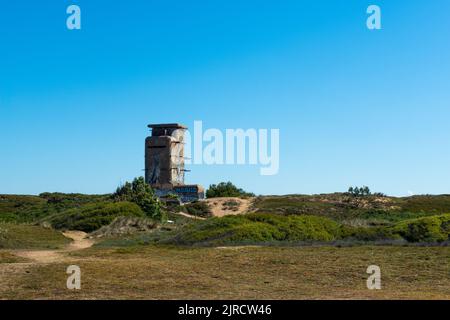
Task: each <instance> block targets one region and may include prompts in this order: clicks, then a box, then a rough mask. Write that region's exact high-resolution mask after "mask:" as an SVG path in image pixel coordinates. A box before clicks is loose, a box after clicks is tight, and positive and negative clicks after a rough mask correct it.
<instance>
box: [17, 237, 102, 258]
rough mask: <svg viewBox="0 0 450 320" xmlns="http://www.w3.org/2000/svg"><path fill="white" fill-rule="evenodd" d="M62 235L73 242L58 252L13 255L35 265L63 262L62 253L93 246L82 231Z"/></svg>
mask: <svg viewBox="0 0 450 320" xmlns="http://www.w3.org/2000/svg"><path fill="white" fill-rule="evenodd" d="M63 235H64V236H65V237H67V238H70V239H72V240H73V241H72V242H71V243H70V244H69V245H68V246H67V247H65V248H64V249H60V250H20V251H15V252H14V254H15V255H17V256H19V257H22V258H26V259H29V260H32V261H33V262H36V263H52V262H57V261H62V260H64V253H66V252H71V251H76V250H81V249H86V248H89V247H91V246H92V245H93V244H94V241H93V240H91V239H87V238H86V236H87V234H86V233H85V232H83V231H66V232H64V233H63Z"/></svg>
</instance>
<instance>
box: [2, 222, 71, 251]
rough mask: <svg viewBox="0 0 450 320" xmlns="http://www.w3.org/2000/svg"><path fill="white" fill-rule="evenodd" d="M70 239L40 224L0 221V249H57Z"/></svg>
mask: <svg viewBox="0 0 450 320" xmlns="http://www.w3.org/2000/svg"><path fill="white" fill-rule="evenodd" d="M68 243H70V240H69V239H67V238H66V237H64V236H63V235H62V234H61V233H60V232H57V231H55V230H52V229H49V228H43V227H41V226H31V225H26V224H11V223H0V248H2V249H25V248H32V249H57V248H60V247H62V246H64V245H65V244H68Z"/></svg>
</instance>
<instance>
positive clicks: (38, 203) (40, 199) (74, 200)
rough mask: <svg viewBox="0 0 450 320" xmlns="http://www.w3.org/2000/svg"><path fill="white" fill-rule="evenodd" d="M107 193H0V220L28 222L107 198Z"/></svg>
mask: <svg viewBox="0 0 450 320" xmlns="http://www.w3.org/2000/svg"><path fill="white" fill-rule="evenodd" d="M108 198H109V197H108V195H84V194H62V193H43V194H41V195H40V196H28V195H0V221H1V222H17V223H29V222H35V221H36V220H38V219H41V218H43V217H46V216H48V215H51V214H55V213H58V212H63V211H65V210H68V209H72V208H78V207H80V206H83V205H85V204H88V203H95V202H99V201H104V200H107V199H108Z"/></svg>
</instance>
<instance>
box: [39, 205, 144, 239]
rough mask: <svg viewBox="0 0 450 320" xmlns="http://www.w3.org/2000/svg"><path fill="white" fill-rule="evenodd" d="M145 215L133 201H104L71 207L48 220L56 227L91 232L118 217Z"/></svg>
mask: <svg viewBox="0 0 450 320" xmlns="http://www.w3.org/2000/svg"><path fill="white" fill-rule="evenodd" d="M121 216H136V217H144V216H145V214H144V213H143V211H142V210H141V208H140V207H139V206H138V205H136V204H135V203H131V202H113V203H109V202H102V203H97V204H88V205H86V206H83V207H81V208H77V209H70V210H67V211H65V212H62V213H59V214H57V215H55V216H52V217H49V219H48V220H47V221H49V222H50V223H51V225H52V226H53V227H54V228H56V229H66V230H81V231H86V232H91V231H94V230H96V229H99V228H100V227H102V226H104V225H108V224H110V223H111V222H112V221H113V220H114V219H115V218H116V217H121Z"/></svg>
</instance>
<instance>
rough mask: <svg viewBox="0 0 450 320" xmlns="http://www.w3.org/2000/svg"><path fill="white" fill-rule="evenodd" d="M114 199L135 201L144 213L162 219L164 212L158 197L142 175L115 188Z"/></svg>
mask: <svg viewBox="0 0 450 320" xmlns="http://www.w3.org/2000/svg"><path fill="white" fill-rule="evenodd" d="M113 199H114V200H116V201H129V202H134V203H136V204H137V205H138V206H139V207H141V209H142V210H143V211H144V212H145V214H146V215H147V216H148V217H150V218H152V219H159V220H164V219H165V214H164V212H163V210H162V207H161V203H160V201H159V199H158V198H157V197H156V196H155V193H154V192H153V189H152V188H151V187H150V185H149V184H148V183H146V182H145V180H144V177H139V178H135V179H134V180H133V182H131V183H130V182H126V183H125V184H124V185H123V186H120V187H118V188H117V190H116V192H115V193H114V194H113Z"/></svg>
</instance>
